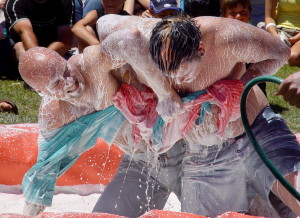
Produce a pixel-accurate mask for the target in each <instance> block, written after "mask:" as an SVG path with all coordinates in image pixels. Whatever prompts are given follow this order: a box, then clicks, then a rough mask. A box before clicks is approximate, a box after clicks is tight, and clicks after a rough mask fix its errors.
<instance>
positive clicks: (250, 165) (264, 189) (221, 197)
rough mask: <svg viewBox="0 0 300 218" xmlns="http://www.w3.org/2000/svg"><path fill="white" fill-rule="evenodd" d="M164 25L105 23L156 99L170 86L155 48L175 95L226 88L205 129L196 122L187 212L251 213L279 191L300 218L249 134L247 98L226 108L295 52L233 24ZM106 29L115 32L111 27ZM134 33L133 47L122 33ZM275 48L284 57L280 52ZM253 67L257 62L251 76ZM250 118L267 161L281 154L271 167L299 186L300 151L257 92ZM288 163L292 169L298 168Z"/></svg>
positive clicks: (186, 179)
mask: <svg viewBox="0 0 300 218" xmlns="http://www.w3.org/2000/svg"><path fill="white" fill-rule="evenodd" d="M158 21H159V20H156V19H145V18H144V19H141V18H138V17H130V18H127V17H120V16H115V15H110V16H106V17H103V18H100V20H99V22H101V25H102V29H101V31H100V33H99V36H100V38H101V37H102V38H106V37H107V38H108V39H109V38H111V39H110V40H112V41H118V40H119V42H120V43H119V44H118V45H119V48H121V49H118V50H119V51H122V52H125V53H127V54H128V55H127V60H126V61H127V62H128V63H130V64H131V65H132V67H133V68H134V69H135V70H136V71H139V72H141V73H142V74H143V73H144V74H145V77H146V80H147V83H148V84H150V87H151V88H152V89H153V90H154V92H155V93H159V92H160V91H161V89H160V87H163V86H162V85H161V83H166V81H165V80H163V79H160V80H157V78H159V77H160V76H158V75H157V74H156V73H157V70H156V69H155V68H153V67H152V65H153V63H152V60H151V58H149V56H150V55H149V53H147V52H141V51H146V50H147V48H149V44H150V53H151V56H152V59H153V60H154V62H155V63H156V64H157V66H158V67H159V69H160V70H161V72H162V73H163V74H164V75H165V76H166V78H168V82H170V83H171V86H172V87H173V89H174V90H177V91H178V92H179V93H185V94H188V93H195V92H197V91H199V90H205V89H206V91H207V92H209V93H211V91H216V90H218V89H221V91H220V92H219V93H218V95H219V96H216V95H215V96H214V98H213V99H212V100H210V101H209V104H210V109H209V110H207V108H204V112H206V113H204V119H203V121H202V123H201V122H200V123H196V122H195V124H194V125H193V126H192V128H191V129H190V130H189V132H188V133H187V134H186V135H185V140H186V141H187V142H188V147H187V152H186V155H185V158H184V162H183V176H182V196H181V202H182V211H185V212H191V213H196V214H200V215H208V216H215V215H218V214H220V213H223V212H226V211H230V210H234V211H238V212H246V211H247V210H248V208H249V204H250V201H251V200H252V199H253V197H254V196H255V195H256V194H259V195H260V196H261V197H262V199H264V200H265V201H266V202H267V203H269V199H268V196H269V193H270V191H271V190H272V192H274V193H275V194H276V195H277V196H278V197H279V198H281V200H282V201H283V202H284V203H285V204H286V205H288V206H289V207H290V208H291V209H292V210H293V211H294V212H295V213H296V214H297V215H299V214H300V211H299V205H298V203H297V201H296V200H295V199H294V198H293V197H292V196H291V194H289V193H287V191H286V190H285V189H284V188H282V187H281V185H279V184H278V183H277V182H276V179H275V177H274V176H273V175H272V174H271V173H270V172H269V170H268V169H267V168H266V166H265V165H264V164H263V162H262V161H261V160H260V158H259V157H258V155H257V154H256V152H255V151H254V149H253V147H252V145H251V143H250V141H249V140H248V138H247V136H246V135H245V134H244V129H243V126H242V123H241V119H240V115H239V112H238V111H239V110H237V108H238V107H239V98H235V101H234V102H230V104H233V105H232V107H231V108H229V106H230V104H228V105H226V101H225V99H226V98H228V96H230V94H231V93H233V94H234V93H235V92H236V93H238V96H239V94H240V92H239V91H240V90H237V89H236V88H235V86H239V85H241V83H244V84H246V83H247V82H249V81H250V80H251V79H252V78H254V77H256V76H259V75H266V74H269V75H273V74H274V73H275V72H276V71H277V70H278V69H279V68H280V67H281V66H282V65H283V64H284V63H285V62H286V61H287V58H288V56H289V54H290V50H289V49H288V48H287V47H286V46H285V45H284V44H283V43H282V42H280V40H278V39H275V38H272V37H269V36H268V34H267V33H265V32H264V31H261V30H259V29H257V28H255V27H252V26H251V25H248V24H244V23H242V22H239V21H236V20H233V19H224V18H215V17H199V18H195V19H194V20H193V21H192V20H189V19H186V18H182V17H179V18H170V19H164V20H162V21H161V22H158ZM105 25H106V26H107V27H109V28H103V26H105ZM199 26H200V27H199ZM128 28H135V29H133V30H132V34H128V35H127V36H130V37H131V38H130V40H129V39H128V38H127V37H124V34H122V37H123V39H120V34H118V33H114V31H117V30H122V29H128ZM152 29H153V31H152V32H151V31H150V30H152ZM129 32H130V30H129ZM111 33H112V34H111ZM110 34H111V35H110ZM132 37H135V38H134V39H132ZM122 41H123V42H122ZM149 42H150V43H149ZM275 47H276V49H280V52H277V51H276V50H274V49H273V48H275ZM116 50H117V49H116ZM246 63H251V66H250V67H249V68H248V69H247V70H246V69H245V64H246ZM149 66H151V67H149ZM150 72H152V74H151V73H150ZM147 75H151V77H149V76H147ZM228 81H229V82H228ZM230 81H231V83H230ZM239 81H240V82H239ZM215 85H218V86H215ZM218 87H219V88H218ZM208 88H209V89H208ZM221 94H223V95H222V96H221V98H218V97H220V95H221ZM222 97H223V100H222ZM224 98H225V99H224ZM224 102H225V104H223V103H224ZM178 103H179V104H180V102H178ZM228 103H229V102H228ZM228 108H229V109H228ZM183 109H185V108H184V106H183ZM226 110H227V111H226ZM179 111H181V110H179ZM219 114H222V115H223V117H222V116H219ZM247 115H248V119H249V123H250V124H252V131H253V132H254V134H255V135H256V137H257V139H258V142H259V143H260V145H261V146H262V147H263V148H264V150H265V152H266V153H267V154H268V153H272V154H275V156H271V157H270V158H271V160H272V161H273V163H274V164H275V166H277V168H278V169H279V170H280V172H281V173H282V174H283V175H284V176H286V177H287V178H288V179H289V181H291V182H292V184H293V185H295V181H296V180H295V174H294V173H293V172H295V171H297V170H299V169H298V167H297V163H298V162H299V160H300V147H299V145H298V142H297V140H296V138H295V136H294V135H293V134H292V133H291V131H290V130H289V129H288V127H287V126H286V125H285V122H284V120H283V119H282V118H280V117H279V116H278V115H275V114H274V112H273V111H272V110H271V109H270V107H269V106H268V101H267V99H266V98H265V96H264V95H263V94H262V92H261V91H260V90H259V89H258V88H257V87H254V89H253V90H252V91H251V92H250V93H249V96H248V100H247ZM225 118H226V119H227V121H228V122H226V123H225V124H224V123H223V127H224V125H225V127H224V129H223V130H224V131H223V132H220V131H219V130H220V128H219V127H220V125H219V124H220V123H222V122H223V119H225ZM278 138H280V140H278ZM287 149H290V150H291V153H288V152H287ZM283 163H289V164H288V165H289V166H290V167H288V166H287V165H285V164H283ZM298 165H299V164H298ZM208 175H209V176H208ZM253 175H255V178H253ZM108 191H109V190H108ZM236 193H238V194H236ZM204 196H205V197H204ZM112 197H113V196H112ZM204 199H205V200H204ZM215 205H218V207H215Z"/></svg>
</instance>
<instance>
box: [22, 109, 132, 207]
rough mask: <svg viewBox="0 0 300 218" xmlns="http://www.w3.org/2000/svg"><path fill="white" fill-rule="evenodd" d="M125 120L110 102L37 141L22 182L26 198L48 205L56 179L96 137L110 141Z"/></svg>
mask: <svg viewBox="0 0 300 218" xmlns="http://www.w3.org/2000/svg"><path fill="white" fill-rule="evenodd" d="M125 120H126V118H125V117H124V116H123V114H122V113H121V112H120V111H119V110H118V109H117V108H115V107H114V106H111V107H109V108H106V109H105V110H102V111H98V112H95V113H92V114H88V115H85V116H82V117H80V118H79V119H77V120H75V121H73V122H72V123H69V124H67V125H65V126H63V127H61V128H60V129H59V132H58V133H57V134H56V135H54V136H53V137H52V138H51V139H49V140H45V141H44V142H43V143H41V144H39V155H38V161H37V163H36V164H35V165H34V166H33V167H32V168H31V169H30V170H29V171H28V172H27V173H26V174H25V176H24V178H23V182H22V190H23V194H24V196H25V197H26V200H27V201H28V202H30V203H33V204H38V205H45V206H51V204H52V198H53V195H54V187H55V184H56V180H57V178H58V177H60V176H61V175H62V174H63V173H64V172H65V171H66V170H68V169H69V168H70V167H71V166H72V165H73V164H74V163H75V161H76V160H77V159H78V158H79V157H80V155H81V154H82V153H83V152H85V151H87V150H88V149H90V148H92V147H93V146H94V145H95V144H96V140H97V138H101V139H103V140H104V141H105V142H106V143H107V144H108V145H110V144H112V142H113V140H114V138H115V136H116V135H117V133H118V131H119V129H120V127H121V125H122V124H123V122H124V121H125Z"/></svg>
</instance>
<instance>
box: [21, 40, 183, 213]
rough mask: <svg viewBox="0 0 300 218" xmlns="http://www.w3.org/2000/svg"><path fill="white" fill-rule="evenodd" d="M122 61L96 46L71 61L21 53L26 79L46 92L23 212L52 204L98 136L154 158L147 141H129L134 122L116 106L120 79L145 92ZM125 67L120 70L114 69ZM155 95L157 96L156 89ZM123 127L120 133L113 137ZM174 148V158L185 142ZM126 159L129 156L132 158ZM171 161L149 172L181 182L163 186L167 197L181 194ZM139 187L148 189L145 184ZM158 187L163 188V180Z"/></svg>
mask: <svg viewBox="0 0 300 218" xmlns="http://www.w3.org/2000/svg"><path fill="white" fill-rule="evenodd" d="M29 63H32V64H29ZM124 63H125V62H124V61H122V60H119V61H118V62H116V61H113V60H112V59H111V57H110V56H107V55H106V53H103V52H99V46H97V45H95V46H89V47H87V48H86V49H85V50H84V52H83V53H82V54H78V55H75V56H72V57H71V58H70V59H69V60H68V61H66V60H65V59H63V58H62V57H61V56H60V55H59V54H58V53H56V52H54V51H53V50H50V49H47V48H41V47H36V48H32V49H30V50H28V51H26V52H25V53H24V55H22V57H21V58H20V65H19V69H20V73H21V76H22V78H23V79H24V81H26V82H27V83H28V84H29V85H30V86H32V87H33V88H34V89H35V90H36V91H37V92H38V93H39V94H40V95H41V96H42V102H41V105H40V110H39V127H40V135H39V142H38V144H39V155H38V162H37V163H36V164H35V165H34V166H33V167H32V168H31V169H30V170H29V171H28V172H27V173H26V174H25V176H24V179H23V182H22V189H23V194H24V196H25V198H26V205H25V207H24V211H23V213H24V214H25V215H32V216H35V215H38V214H39V213H41V212H42V211H43V210H44V209H45V207H46V206H51V204H52V198H53V194H54V187H55V184H56V180H57V178H58V177H59V176H61V175H62V174H63V173H64V172H65V171H66V170H67V169H69V168H70V167H71V166H72V164H73V163H75V161H76V160H77V159H78V158H79V156H80V155H81V154H82V153H83V152H84V151H86V150H88V149H89V148H91V147H92V146H93V145H94V144H95V143H96V139H97V138H98V137H100V138H102V139H103V140H105V141H106V142H107V143H108V144H109V145H110V144H111V143H112V142H113V140H115V139H116V141H115V142H114V144H116V145H118V146H120V147H121V149H122V150H123V151H125V152H127V153H129V154H131V155H132V154H133V153H135V151H138V153H139V155H138V156H141V157H140V158H142V159H144V160H145V159H146V158H150V157H151V158H153V155H152V156H151V154H150V155H149V156H147V155H146V154H144V155H143V154H142V151H145V152H147V146H146V148H145V146H144V144H142V143H141V146H143V147H142V148H140V147H134V148H133V144H132V143H130V142H131V141H132V140H131V138H130V136H131V132H130V125H129V124H128V122H125V120H126V119H125V117H124V116H123V115H122V113H121V112H120V111H119V110H118V109H117V108H116V107H114V106H112V104H113V96H114V95H115V93H116V92H117V90H118V89H119V87H120V83H121V82H126V83H128V84H131V85H133V86H134V87H136V88H137V89H140V91H141V92H143V86H142V85H141V84H140V83H138V81H137V80H136V79H135V74H134V72H133V71H129V70H131V69H130V68H129V67H128V66H127V67H126V66H123V65H124ZM121 66H122V68H120V69H119V70H118V71H116V70H112V69H116V68H119V67H121ZM110 70H112V71H110ZM148 96H149V95H148ZM135 97H136V96H133V97H132V98H135ZM152 98H153V99H154V100H155V101H156V96H155V95H154V94H153V95H152ZM139 107H141V105H139ZM119 130H120V132H121V134H119V135H120V136H118V137H117V138H115V137H116V136H117V133H118V132H119ZM126 137H127V138H126ZM130 140H131V141H130ZM174 147H175V150H174V149H171V150H170V152H169V153H167V156H168V157H169V158H168V159H171V160H172V158H171V157H172V155H175V156H176V155H177V154H181V156H182V155H183V153H184V151H185V150H184V143H183V142H179V143H178V145H177V146H174ZM177 151H178V152H179V153H178V152H177ZM176 157H177V156H176ZM135 158H137V157H135ZM155 158H157V156H155ZM127 159H128V161H131V159H132V158H127ZM161 159H162V158H161ZM149 160H150V159H149ZM151 160H153V159H151ZM181 160H182V158H180V160H179V161H177V160H174V161H173V162H172V164H173V166H174V162H176V164H177V165H178V166H179V168H181V165H180V164H181ZM168 161H169V162H170V160H168ZM146 165H147V164H146V163H145V167H147V166H146ZM167 166H168V164H166V162H164V165H162V167H161V168H160V173H157V172H156V171H154V170H153V172H152V173H151V176H152V177H162V175H161V171H164V172H165V173H164V174H163V176H167V177H168V181H177V182H175V183H178V185H176V186H174V187H175V188H174V189H172V188H170V190H168V191H167V189H164V191H165V192H166V197H165V198H166V199H167V196H168V195H169V194H170V192H171V191H173V192H175V193H178V194H180V175H179V173H180V170H177V169H176V167H173V168H172V169H171V170H168V167H167ZM164 167H165V168H166V170H164ZM149 175H150V174H149ZM146 176H148V174H146ZM173 178H174V179H173ZM146 183H147V184H148V181H145V184H146ZM141 186H143V188H144V189H145V190H146V189H147V185H143V184H141ZM159 187H164V184H163V182H161V183H160V184H159ZM175 189H176V190H175ZM148 190H150V189H148ZM156 191H157V192H159V191H160V190H156ZM161 193H162V192H161V191H160V194H161ZM160 196H161V195H160ZM166 199H164V201H166ZM160 200H161V199H160ZM143 204H144V203H141V205H143ZM147 208H148V207H146V206H144V208H143V209H142V210H141V208H140V207H138V210H139V211H140V210H141V212H142V213H143V212H145V211H146V209H147Z"/></svg>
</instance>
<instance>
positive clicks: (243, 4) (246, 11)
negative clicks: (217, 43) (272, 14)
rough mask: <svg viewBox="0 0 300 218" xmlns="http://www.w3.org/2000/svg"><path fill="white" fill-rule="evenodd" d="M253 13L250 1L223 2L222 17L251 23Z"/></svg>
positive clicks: (234, 0) (228, 0) (230, 0)
mask: <svg viewBox="0 0 300 218" xmlns="http://www.w3.org/2000/svg"><path fill="white" fill-rule="evenodd" d="M251 11H252V8H251V4H250V0H221V15H222V17H227V18H232V19H236V20H239V21H242V22H245V23H249V21H250V15H251Z"/></svg>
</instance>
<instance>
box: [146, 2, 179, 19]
mask: <svg viewBox="0 0 300 218" xmlns="http://www.w3.org/2000/svg"><path fill="white" fill-rule="evenodd" d="M165 4H168V5H167V7H165ZM181 11H182V10H181V8H179V7H178V5H177V1H176V0H169V1H159V0H150V8H149V9H148V10H146V11H144V12H143V13H142V15H141V16H142V17H156V18H163V17H166V16H174V15H177V13H180V12H181Z"/></svg>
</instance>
